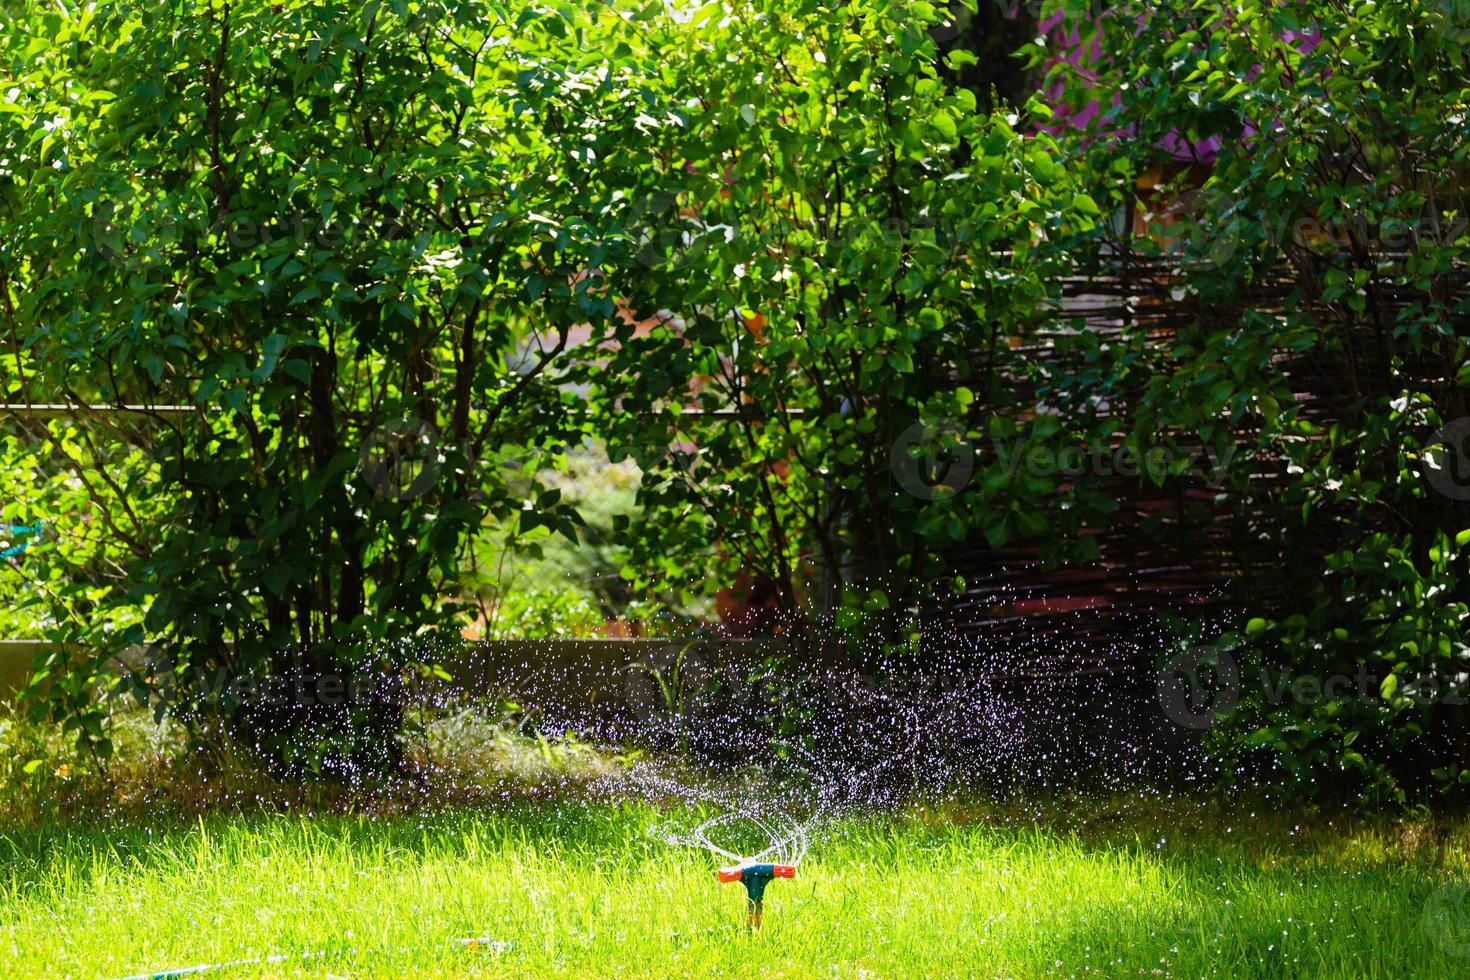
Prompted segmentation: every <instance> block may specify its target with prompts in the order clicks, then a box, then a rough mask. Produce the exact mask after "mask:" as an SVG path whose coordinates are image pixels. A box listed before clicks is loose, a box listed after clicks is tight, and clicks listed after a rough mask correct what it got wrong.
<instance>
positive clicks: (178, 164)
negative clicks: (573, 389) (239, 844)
mask: <svg viewBox="0 0 1470 980" xmlns="http://www.w3.org/2000/svg"><path fill="white" fill-rule="evenodd" d="M619 24H621V21H620V20H618V19H617V18H615V17H612V16H610V15H605V14H603V13H600V12H598V11H597V10H596V9H595V8H594V9H589V11H588V12H587V13H585V14H583V13H581V12H579V11H577V10H575V9H568V10H566V11H563V12H554V11H550V10H546V11H539V10H535V9H526V10H522V11H518V12H507V11H502V10H500V9H498V8H496V7H495V6H494V5H492V4H488V3H486V4H473V3H472V4H452V5H447V6H437V5H423V6H417V7H415V8H413V9H412V10H410V9H409V7H408V6H407V5H405V4H383V3H376V2H375V3H368V4H365V5H351V6H348V7H335V6H332V5H325V6H323V5H318V4H304V3H293V4H279V3H265V2H260V3H253V2H242V3H234V4H218V3H216V4H209V3H205V4H183V5H174V6H171V7H169V8H166V9H162V10H160V9H157V8H156V7H155V6H154V5H152V4H143V5H130V4H111V5H106V6H102V7H96V8H79V9H77V10H75V11H72V10H70V9H69V8H66V7H61V6H52V5H46V4H37V5H35V7H34V9H29V10H28V11H27V13H26V14H25V15H24V16H22V17H21V18H20V19H19V21H18V26H17V28H16V29H13V30H7V33H6V37H5V42H4V43H5V57H6V64H7V67H8V70H9V72H10V74H11V76H12V78H13V80H14V81H13V84H12V87H11V88H10V89H9V93H8V95H7V96H6V101H5V102H4V109H5V111H4V116H3V118H4V119H5V121H6V125H5V127H4V130H3V137H0V139H3V141H4V142H3V146H0V156H3V157H4V159H5V160H6V164H5V168H6V169H5V174H4V185H3V189H0V190H3V195H4V204H5V208H6V213H7V219H6V225H7V234H6V236H5V241H4V244H3V246H0V248H3V249H4V252H5V259H4V267H5V270H6V272H5V274H6V277H7V278H6V281H5V283H4V289H5V298H6V305H5V309H6V313H7V318H8V327H9V330H10V331H11V333H12V336H13V338H14V342H15V345H16V346H17V348H18V349H17V350H15V352H14V356H15V359H16V360H15V365H16V371H15V375H14V376H13V377H7V380H6V385H5V387H6V390H7V393H8V394H9V395H10V396H11V397H12V398H15V400H20V401H29V402H46V401H58V402H59V401H66V402H70V403H72V404H92V405H112V406H118V405H127V404H141V405H145V406H156V405H181V406H190V407H192V408H194V409H195V411H193V412H189V413H185V414H162V413H156V412H145V413H144V418H145V419H147V420H148V421H150V422H151V423H152V426H151V429H150V431H149V434H148V436H147V438H146V443H145V444H146V448H147V451H148V453H149V457H150V459H151V460H152V464H153V467H154V470H153V471H152V472H151V473H150V474H149V476H150V477H151V478H150V479H147V480H143V481H141V482H132V483H127V484H124V483H118V482H117V481H116V480H114V479H113V478H112V475H111V474H109V473H108V469H107V467H106V466H105V465H103V466H100V467H98V468H96V469H95V470H93V477H92V479H90V480H88V479H86V477H85V475H82V476H81V479H82V480H83V483H84V485H85V490H86V492H87V494H88V497H89V506H90V508H91V512H92V513H93V514H94V515H96V516H97V517H99V518H100V522H101V523H102V524H105V526H106V528H107V533H108V535H109V536H110V537H112V538H113V539H114V541H116V542H117V543H118V544H119V545H120V546H122V547H124V548H125V549H126V550H127V556H126V557H127V559H128V560H127V562H126V565H125V569H126V573H125V575H123V576H121V577H120V578H119V579H118V580H116V581H114V582H112V583H110V584H109V587H108V589H107V590H106V592H105V594H103V595H99V596H98V597H97V599H98V601H99V602H100V603H102V604H103V605H108V604H112V605H116V604H124V605H130V606H133V607H135V608H141V609H146V617H145V618H144V620H143V622H142V623H140V624H138V626H137V628H136V629H133V630H131V631H130V635H129V639H131V640H141V639H142V638H143V637H144V636H146V637H147V639H148V640H149V641H150V643H152V644H153V645H154V650H155V654H154V656H153V657H150V658H149V662H148V663H146V664H144V665H141V666H139V667H138V668H137V669H134V670H132V671H130V672H129V675H128V677H127V681H128V683H129V686H131V687H132V688H133V689H134V690H135V692H136V693H137V694H138V695H139V696H140V697H147V696H148V695H149V694H150V693H156V692H157V690H158V688H159V687H160V685H162V684H164V683H168V684H170V685H175V684H176V685H177V690H176V692H175V694H174V696H173V697H172V698H171V701H170V703H168V704H167V705H165V707H166V708H167V710H170V711H174V712H176V713H179V714H181V715H182V716H184V717H192V716H194V715H196V714H199V713H206V714H211V715H218V714H220V713H221V712H222V713H223V714H224V716H225V717H229V718H231V719H232V721H233V722H234V723H235V724H236V727H237V728H238V729H239V730H241V731H244V732H246V733H250V734H252V736H253V734H254V733H264V732H270V733H279V736H277V735H272V736H271V738H273V739H276V738H278V739H279V744H275V743H272V744H262V745H261V746H260V747H261V748H262V749H264V750H265V751H266V752H267V754H268V755H270V756H272V757H275V758H277V759H279V760H281V761H282V762H285V763H287V764H288V765H294V764H296V763H297V762H298V761H300V762H303V763H305V762H312V763H315V762H320V761H321V760H320V758H319V757H323V756H325V757H326V758H327V759H328V760H332V759H335V760H336V761H337V762H343V761H346V762H347V763H348V765H349V768H351V767H352V765H353V764H355V762H363V763H364V764H366V765H369V766H377V765H380V764H381V761H382V760H381V759H378V760H377V761H374V760H373V759H368V758H359V756H362V755H364V754H366V755H367V756H374V755H377V756H381V755H382V753H383V752H385V751H386V752H387V753H388V755H389V756H391V755H392V753H393V748H392V747H393V745H394V742H393V741H392V739H391V738H388V737H387V736H388V735H390V734H392V733H393V732H395V731H396V730H397V729H398V728H399V726H400V722H399V719H398V715H397V712H396V705H395V704H394V698H393V696H392V693H391V690H392V686H393V684H394V683H395V680H396V678H397V676H398V671H400V670H401V669H402V668H403V667H404V666H405V664H403V663H401V662H397V661H396V658H397V657H398V656H399V654H396V653H395V652H394V650H395V648H394V647H392V646H391V645H389V644H391V641H393V640H395V639H398V638H401V637H404V636H408V635H417V634H420V633H422V632H423V631H425V630H428V629H434V628H436V627H444V628H449V629H453V628H454V627H455V625H456V624H457V622H458V619H459V617H458V616H457V615H456V613H457V609H456V605H457V602H458V598H457V595H456V589H455V586H454V583H455V581H456V580H457V578H458V576H459V574H460V570H461V564H462V557H463V553H464V550H465V547H466V543H467V541H468V538H469V536H470V535H471V534H472V533H473V532H474V531H475V530H476V529H477V528H478V527H479V526H480V524H481V522H482V521H483V520H484V519H485V518H486V516H487V515H496V516H499V517H501V518H510V517H512V516H514V515H517V514H519V513H521V512H523V511H524V512H525V513H526V517H525V518H523V520H524V521H525V522H526V523H532V522H535V523H544V524H549V525H551V526H554V527H558V528H560V529H562V530H564V531H566V532H568V533H572V532H573V531H574V516H573V515H570V514H566V513H563V512H562V511H561V510H560V509H559V508H558V507H557V506H556V503H557V501H556V499H555V495H554V494H548V495H543V496H542V497H540V498H539V499H536V500H533V501H522V500H520V499H512V498H511V496H510V495H509V494H508V493H507V491H506V483H507V481H506V480H505V479H504V478H503V475H502V472H501V467H499V466H498V465H497V459H498V457H499V454H500V453H501V452H502V451H503V450H504V449H505V448H506V447H507V446H521V447H526V448H525V450H524V451H525V452H529V453H531V454H548V453H549V454H553V455H554V454H555V453H556V452H557V451H558V447H560V446H562V445H564V444H565V443H566V442H567V441H568V440H569V439H576V438H578V437H579V432H580V428H579V423H578V417H579V414H578V410H577V409H578V400H577V399H575V398H573V397H572V396H571V395H569V394H567V393H565V392H563V391H562V390H561V389H560V388H559V387H558V383H559V382H561V381H563V380H565V379H564V378H561V377H559V376H557V374H556V372H555V370H554V369H552V368H551V365H552V361H553V360H554V359H555V358H554V355H555V354H556V353H557V352H558V351H560V350H561V349H563V348H564V347H565V346H566V344H567V338H568V334H569V332H570V331H571V330H572V329H573V328H574V327H575V326H577V325H579V324H588V323H590V324H592V325H593V329H594V330H595V329H597V324H600V323H604V322H606V321H607V319H608V318H609V317H610V316H611V315H612V313H613V303H612V300H611V299H610V298H609V297H608V296H607V295H606V294H605V292H604V291H602V290H600V289H599V288H598V285H597V280H595V279H594V278H591V277H587V276H585V275H584V272H585V270H586V269H588V268H589V267H591V266H595V265H596V263H597V262H598V261H599V259H600V257H601V254H602V252H604V251H605V248H606V246H605V245H604V240H605V239H606V238H607V233H606V232H605V230H604V229H601V228H599V227H597V225H596V224H595V221H596V219H597V217H598V208H599V206H600V204H601V202H602V201H603V200H604V199H605V197H606V192H605V190H604V185H603V184H602V183H600V182H599V180H598V179H597V174H598V173H599V172H602V171H605V170H608V169H613V168H616V167H617V166H619V165H620V163H621V162H622V160H623V158H624V157H626V156H628V155H630V154H635V155H636V154H637V152H638V151H637V142H636V139H635V136H636V131H635V130H634V129H633V128H632V127H633V124H634V120H635V119H636V117H637V116H638V114H639V107H638V104H637V98H636V92H637V88H638V81H637V79H636V78H635V77H632V76H631V75H630V71H631V69H616V68H615V69H611V70H610V69H608V68H607V66H606V65H605V64H604V62H603V56H602V52H601V50H600V47H601V45H600V44H599V45H597V46H595V47H597V48H599V50H598V51H597V53H596V54H593V53H590V52H589V48H588V45H587V44H586V39H587V32H588V31H590V30H593V29H594V25H595V30H596V31H597V35H596V36H597V37H598V39H599V42H603V41H606V42H612V41H614V40H616V37H617V35H618V33H619V27H618V25H619ZM594 119H595V120H597V122H596V125H591V124H590V123H589V121H590V120H594ZM509 355H514V356H509ZM16 396H19V397H18V398H17V397H16ZM32 435H39V436H41V437H42V445H43V450H42V451H54V452H60V451H62V450H63V449H64V447H63V446H61V445H60V444H59V443H58V441H57V437H56V436H54V435H51V434H48V433H45V432H39V431H38V432H33V433H32ZM47 446H49V447H50V449H49V450H48V449H46V448H45V447H47ZM100 462H103V458H102V457H100V456H98V457H97V458H96V459H94V463H100ZM139 498H142V499H144V500H146V501H148V507H149V509H150V510H155V509H156V510H157V513H154V514H151V515H150V517H151V519H150V520H147V521H144V520H143V519H142V518H141V517H140V516H139V514H138V512H137V510H136V508H135V501H136V500H138V499H139ZM107 622H108V621H107V619H106V618H105V617H98V616H93V615H87V616H84V617H81V618H75V617H62V616H56V617H54V618H53V624H52V629H51V631H50V632H51V635H52V636H53V638H55V639H58V640H64V641H67V642H68V643H69V644H73V646H72V647H71V648H72V649H74V650H76V651H78V652H79V656H80V659H73V660H68V661H67V662H65V663H64V664H63V663H57V664H55V665H54V668H55V669H54V670H53V676H55V674H57V673H62V672H64V673H65V674H66V675H67V676H68V677H74V678H78V679H80V682H81V683H83V684H90V683H92V681H93V678H95V677H96V676H97V675H98V671H99V669H100V668H101V667H102V666H103V664H104V662H105V661H106V659H107V658H108V657H110V655H111V654H112V653H114V652H116V644H115V641H110V640H108V638H107V637H106V636H105V635H104V634H103V633H101V632H100V630H101V628H102V627H103V626H105V625H106V624H107ZM291 673H295V674H299V675H301V676H302V677H303V678H305V679H308V680H311V679H313V678H318V677H321V676H326V675H332V676H335V677H337V678H338V679H339V680H341V681H342V682H343V683H346V684H352V683H354V682H362V683H365V684H367V685H368V687H369V688H370V689H371V690H373V691H374V693H373V695H372V696H371V697H369V698H368V699H367V703H366V704H360V705H354V704H351V703H337V704H321V705H313V706H311V707H310V708H309V709H307V710H306V714H307V715H308V717H291V718H286V719H279V718H261V717H257V716H255V715H254V714H253V713H252V712H253V711H254V709H253V708H252V704H257V703H258V699H254V700H252V701H251V702H250V703H246V701H245V700H242V699H241V698H240V697H239V696H238V692H236V691H235V690H233V689H232V688H227V687H224V685H222V683H221V681H222V679H224V678H229V679H231V680H234V679H237V678H241V677H257V678H258V677H266V676H271V677H280V676H283V675H286V674H291ZM165 675H167V676H165ZM385 692H386V693H385ZM338 700H339V701H340V700H341V699H338ZM291 710H295V709H294V708H293V709H291ZM89 730H91V729H89ZM302 732H306V733H307V734H306V735H301V734H300V733H302ZM298 755H304V756H307V757H309V758H306V759H303V760H298V759H297V758H296V756H298Z"/></svg>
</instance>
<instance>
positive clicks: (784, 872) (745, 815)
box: [664, 807, 811, 929]
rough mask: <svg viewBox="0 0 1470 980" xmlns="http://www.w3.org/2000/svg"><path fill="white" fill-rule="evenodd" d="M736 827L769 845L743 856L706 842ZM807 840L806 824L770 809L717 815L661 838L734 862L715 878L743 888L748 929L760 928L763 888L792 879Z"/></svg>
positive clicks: (808, 832) (807, 825)
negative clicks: (752, 853)
mask: <svg viewBox="0 0 1470 980" xmlns="http://www.w3.org/2000/svg"><path fill="white" fill-rule="evenodd" d="M737 825H742V826H740V827H738V828H737V829H744V830H745V831H746V832H747V833H746V835H745V836H746V837H747V839H749V837H750V836H751V835H750V831H751V830H753V831H754V832H755V833H754V835H755V836H756V837H757V838H764V840H765V841H766V842H768V845H769V846H767V847H766V848H765V849H763V850H761V851H760V852H759V853H757V854H754V855H752V856H750V857H744V856H742V855H740V854H736V853H735V852H734V851H733V850H729V849H727V848H725V847H721V846H720V845H719V844H716V843H715V842H714V841H713V840H711V839H710V835H711V834H712V833H721V834H725V835H728V834H729V833H730V830H731V828H732V827H737ZM810 838H811V829H810V821H809V822H808V823H806V824H801V823H797V822H796V821H795V820H792V819H791V818H790V817H788V816H786V815H785V814H784V813H781V812H780V811H777V810H774V809H773V808H770V807H767V808H765V810H764V812H761V813H759V814H757V813H755V812H752V811H749V810H746V811H742V812H738V813H725V814H721V815H720V816H717V817H714V818H713V819H711V820H706V821H705V822H704V823H702V824H700V825H699V826H698V827H695V828H694V829H693V830H692V831H689V832H688V833H683V834H667V835H666V836H665V837H664V839H665V840H667V841H668V842H669V843H670V844H676V845H681V846H684V847H699V848H703V849H704V850H707V851H709V852H710V853H712V854H716V855H719V856H720V857H722V858H726V859H728V860H730V861H732V862H734V863H733V864H731V865H729V866H728V867H724V868H720V869H719V870H718V871H716V872H715V876H716V877H717V878H718V879H719V880H720V881H722V882H726V883H728V882H732V881H738V882H740V883H741V884H743V885H744V886H745V897H746V900H747V904H746V924H747V925H748V927H749V928H751V929H759V928H760V927H761V903H762V900H763V899H764V898H765V896H766V886H767V885H769V884H770V883H771V881H772V879H775V878H795V877H796V868H797V865H799V864H801V859H802V858H803V857H805V856H806V849H807V844H808V843H809V841H810Z"/></svg>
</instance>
